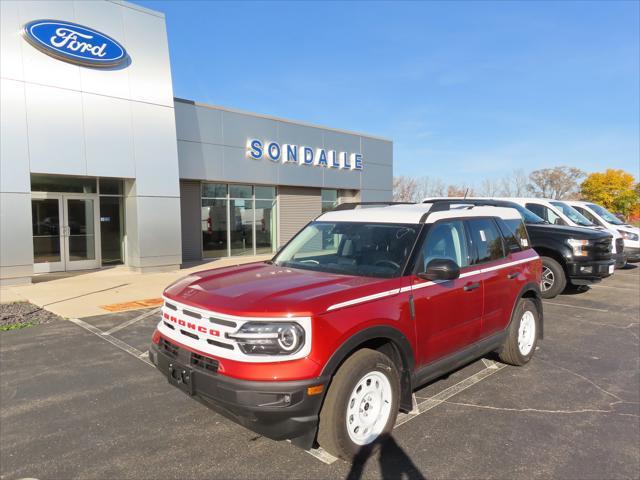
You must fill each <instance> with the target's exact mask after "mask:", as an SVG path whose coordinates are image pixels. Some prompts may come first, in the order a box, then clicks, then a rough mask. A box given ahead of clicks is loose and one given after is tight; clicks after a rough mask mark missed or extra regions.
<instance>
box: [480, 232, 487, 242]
mask: <svg viewBox="0 0 640 480" xmlns="http://www.w3.org/2000/svg"><path fill="white" fill-rule="evenodd" d="M479 231H480V240H482V241H483V242H486V241H487V236H486V235H485V234H484V230H479Z"/></svg>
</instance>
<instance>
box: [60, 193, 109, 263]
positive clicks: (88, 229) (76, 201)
mask: <svg viewBox="0 0 640 480" xmlns="http://www.w3.org/2000/svg"><path fill="white" fill-rule="evenodd" d="M63 201H64V218H65V240H66V241H65V269H66V270H85V269H89V268H98V267H100V259H99V258H98V257H99V255H98V252H99V251H100V245H99V244H98V243H99V237H98V235H96V232H97V231H98V230H99V228H100V226H99V218H98V215H97V213H98V212H97V210H98V196H97V195H82V196H69V195H64V196H63Z"/></svg>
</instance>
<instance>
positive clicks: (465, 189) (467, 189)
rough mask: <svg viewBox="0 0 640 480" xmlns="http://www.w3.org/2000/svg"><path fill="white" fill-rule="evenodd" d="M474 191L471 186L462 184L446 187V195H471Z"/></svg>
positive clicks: (473, 194)
mask: <svg viewBox="0 0 640 480" xmlns="http://www.w3.org/2000/svg"><path fill="white" fill-rule="evenodd" d="M473 196H475V191H474V189H473V187H472V186H470V185H466V184H462V185H449V186H448V187H447V197H473Z"/></svg>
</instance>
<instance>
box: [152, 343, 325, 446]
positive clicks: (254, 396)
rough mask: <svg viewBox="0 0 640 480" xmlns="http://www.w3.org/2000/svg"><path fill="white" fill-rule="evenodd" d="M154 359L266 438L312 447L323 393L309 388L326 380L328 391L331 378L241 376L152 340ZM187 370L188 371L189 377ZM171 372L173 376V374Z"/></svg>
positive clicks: (195, 393)
mask: <svg viewBox="0 0 640 480" xmlns="http://www.w3.org/2000/svg"><path fill="white" fill-rule="evenodd" d="M149 358H150V359H151V361H152V362H153V364H154V365H155V366H156V367H157V368H158V370H160V371H161V372H162V373H163V374H164V375H165V376H166V377H167V379H169V380H170V383H173V384H174V385H176V386H177V387H178V388H180V389H181V390H183V391H186V392H187V393H188V394H190V395H193V397H194V398H196V399H197V400H199V401H201V402H202V403H204V404H205V405H206V406H208V407H209V408H211V409H212V410H215V411H216V412H218V413H220V414H222V415H224V416H225V417H227V418H230V419H231V420H234V421H235V422H237V423H239V424H241V425H243V426H244V427H246V428H249V429H250V430H253V431H254V432H256V433H259V434H260V435H264V436H265V437H268V438H272V439H274V440H284V439H292V440H294V439H296V438H299V439H302V440H301V441H300V442H297V443H299V444H301V445H302V446H304V447H307V446H309V447H310V446H311V443H312V442H313V438H314V437H315V432H316V428H317V425H318V415H319V413H320V407H321V405H322V399H323V397H324V395H323V394H318V395H311V396H310V395H307V388H308V387H312V386H315V385H320V384H322V385H324V386H325V390H326V386H327V383H328V379H323V378H314V379H310V380H296V381H274V382H271V381H264V382H256V381H247V380H239V379H236V378H231V377H227V376H224V375H219V374H217V373H212V372H209V371H206V370H205V369H203V368H199V367H197V366H194V365H193V364H192V363H191V359H192V358H193V357H192V355H191V352H189V351H187V350H185V349H178V350H177V354H176V355H175V356H173V355H170V354H168V353H167V352H166V351H163V350H161V349H160V348H159V347H158V346H157V345H155V344H151V349H150V350H149ZM185 367H186V368H185ZM184 371H186V372H188V374H187V375H184V374H183V372H184ZM170 373H171V374H172V375H173V380H171V379H170V378H169V375H170ZM184 377H187V378H186V379H185V378H184ZM176 378H179V379H180V382H177V381H176Z"/></svg>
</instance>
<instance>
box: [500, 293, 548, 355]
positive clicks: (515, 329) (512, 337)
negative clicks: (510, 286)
mask: <svg viewBox="0 0 640 480" xmlns="http://www.w3.org/2000/svg"><path fill="white" fill-rule="evenodd" d="M526 312H531V314H532V315H533V318H534V326H535V331H534V335H533V344H532V345H531V347H530V348H529V350H528V351H525V353H523V352H522V351H521V350H520V347H519V346H518V334H519V331H520V324H521V322H522V321H523V318H524V315H525V313H526ZM539 332H540V314H539V312H538V307H536V304H535V303H534V302H533V300H531V299H530V298H521V299H519V300H518V303H517V305H516V308H515V309H514V310H513V315H512V317H511V322H510V323H509V329H508V331H507V338H506V339H505V340H504V343H503V344H502V348H501V350H500V352H499V356H500V360H502V361H503V362H505V363H509V364H511V365H516V366H521V365H524V364H525V363H527V362H528V361H529V360H531V357H533V354H534V352H535V351H536V345H537V344H538V334H539Z"/></svg>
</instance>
